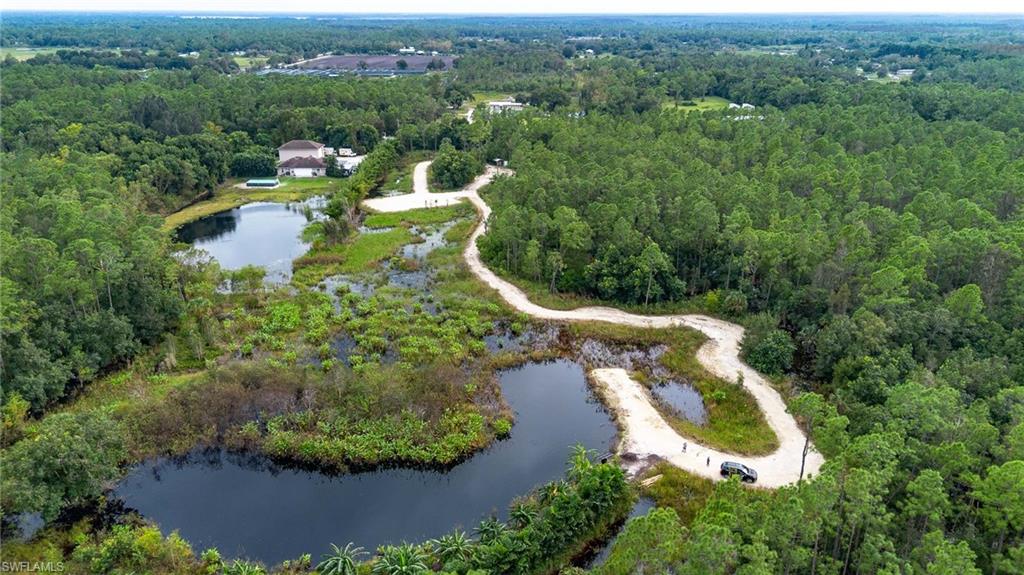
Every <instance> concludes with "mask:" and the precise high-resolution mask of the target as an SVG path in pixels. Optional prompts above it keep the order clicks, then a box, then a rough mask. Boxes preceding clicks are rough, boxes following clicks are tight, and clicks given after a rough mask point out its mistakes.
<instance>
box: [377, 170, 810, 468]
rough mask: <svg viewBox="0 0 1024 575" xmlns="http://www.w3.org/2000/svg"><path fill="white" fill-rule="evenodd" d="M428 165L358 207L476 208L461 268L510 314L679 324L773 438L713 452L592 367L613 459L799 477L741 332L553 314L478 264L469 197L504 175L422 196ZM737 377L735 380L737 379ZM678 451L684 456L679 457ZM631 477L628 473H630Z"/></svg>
mask: <svg viewBox="0 0 1024 575" xmlns="http://www.w3.org/2000/svg"><path fill="white" fill-rule="evenodd" d="M429 165H430V162H421V163H419V164H417V165H416V167H415V169H414V171H413V193H411V194H405V195H402V196H391V197H388V198H374V199H371V200H365V201H364V202H363V205H364V206H366V207H367V208H370V209H372V210H375V211H378V212H401V211H406V210H409V209H413V208H423V207H433V206H447V205H451V204H454V203H457V202H459V201H462V200H463V199H466V200H468V201H470V202H471V203H472V204H473V205H474V206H476V208H477V210H479V212H480V215H481V219H480V225H478V226H477V228H476V229H475V230H474V231H473V234H472V235H471V236H470V238H469V242H468V243H467V245H466V250H465V253H464V255H465V259H466V264H467V265H468V266H469V268H470V269H471V270H472V271H473V273H474V274H475V275H476V276H477V277H478V278H480V280H481V281H483V282H484V283H485V284H487V285H488V286H490V287H491V288H493V289H494V290H495V291H497V292H498V293H499V294H500V295H501V297H502V298H504V299H505V301H506V302H508V304H509V305H510V306H512V307H513V308H515V309H516V310H518V311H521V312H523V313H526V314H529V315H531V316H533V317H536V318H539V319H547V320H555V321H605V322H609V323H616V324H620V325H628V326H636V327H649V328H670V327H679V326H686V327H689V328H692V329H695V330H697V331H700V332H701V333H703V334H704V335H705V336H706V337H707V338H708V340H707V342H706V343H705V344H704V345H703V346H701V347H700V349H698V350H697V360H698V361H699V362H700V364H701V365H702V366H704V368H705V369H707V370H708V371H709V372H711V373H712V374H714V375H716V376H718V377H720V378H722V379H725V380H727V381H730V382H733V383H737V382H739V381H742V385H743V387H744V388H746V390H747V391H748V392H749V393H750V394H751V395H752V396H753V397H754V399H755V400H756V401H757V405H758V407H760V408H761V410H762V412H763V413H764V416H765V420H766V421H767V422H768V425H769V427H771V429H772V431H774V432H775V435H776V436H777V437H778V440H779V448H778V449H776V450H775V451H774V452H772V453H770V454H768V455H763V456H757V457H748V456H741V455H735V454H729V453H726V452H722V451H718V450H715V449H711V448H709V447H705V446H703V445H700V444H699V443H696V442H694V441H693V440H690V439H687V438H685V437H682V436H680V435H679V434H678V433H677V432H676V431H675V430H674V429H672V427H671V426H669V424H668V422H667V421H665V419H664V418H663V417H662V416H661V414H660V413H658V411H657V409H655V407H654V405H653V404H652V398H651V396H650V393H649V392H648V390H647V389H646V388H645V387H644V386H643V385H641V384H640V383H638V382H636V381H635V380H633V379H632V378H631V377H630V376H629V374H628V373H627V372H626V371H625V370H623V369H617V368H609V369H595V370H593V371H591V373H590V376H591V377H592V378H593V380H594V382H595V383H596V385H597V388H598V390H599V392H600V393H601V395H602V398H603V399H604V401H605V402H606V404H607V405H608V407H609V409H611V410H612V411H613V412H614V413H615V416H616V420H617V422H618V424H619V426H620V428H621V430H622V440H621V441H620V443H619V447H618V453H619V454H620V455H624V456H625V455H628V456H630V457H628V458H625V459H628V460H641V461H642V460H644V459H646V458H648V457H650V456H657V457H659V458H662V459H665V460H667V461H669V462H671V463H672V464H673V465H675V466H677V467H679V468H681V469H685V470H687V471H689V472H691V473H695V474H697V475H700V476H703V477H707V478H709V479H715V480H718V479H721V476H720V475H719V473H718V465H719V464H720V463H721V462H722V461H739V462H741V463H744V464H746V465H749V466H750V467H753V468H754V469H755V470H756V471H757V472H758V481H757V485H759V486H761V487H781V486H783V485H789V484H792V483H795V482H796V481H798V480H799V478H800V460H801V458H802V456H803V449H804V444H805V441H806V437H805V435H804V433H803V431H802V430H801V429H800V428H799V426H798V425H797V423H796V420H795V419H793V417H792V416H791V415H790V414H789V413H788V412H787V410H786V404H785V402H784V401H783V400H782V396H781V395H779V393H778V392H777V391H776V390H775V389H774V388H773V387H772V386H771V385H770V384H769V383H768V382H767V381H766V380H765V379H764V377H762V376H761V374H759V373H758V372H757V371H755V370H753V369H752V368H750V367H749V366H747V365H746V364H745V363H743V361H742V360H740V356H739V351H740V343H741V342H742V341H743V328H742V327H741V326H738V325H736V324H733V323H729V322H727V321H722V320H719V319H715V318H712V317H708V316H704V315H660V316H658V315H655V316H649V315H638V314H632V313H628V312H624V311H622V310H618V309H614V308H608V307H583V308H577V309H574V310H555V309H549V308H545V307H541V306H539V305H537V304H535V303H533V302H532V301H530V298H529V297H527V295H526V294H525V293H524V292H523V291H522V290H520V289H519V288H518V287H516V286H515V285H513V284H511V283H509V282H507V281H505V280H504V279H502V278H500V277H498V275H497V274H495V273H494V272H493V271H491V270H490V268H488V267H487V266H485V265H484V263H483V261H482V260H481V259H480V250H479V249H478V248H477V245H476V242H477V239H479V238H480V236H482V235H483V234H484V233H485V232H486V231H487V219H488V218H489V217H490V215H491V208H490V206H488V205H487V204H486V203H485V202H484V201H483V200H482V199H481V198H480V196H479V194H477V191H478V190H479V189H480V188H482V187H483V186H485V185H487V184H488V183H490V182H491V180H493V179H494V177H495V176H496V175H498V174H501V173H511V172H509V171H508V170H499V169H497V168H493V167H488V168H487V170H486V171H485V172H484V174H483V175H481V176H480V177H478V178H477V179H476V180H474V181H473V182H472V183H471V184H470V185H469V186H467V187H466V188H464V189H462V190H460V191H457V192H445V193H436V194H435V193H430V191H429V189H428V185H427V168H428V167H429ZM740 375H742V379H741V378H740ZM684 448H685V451H684ZM823 463H824V458H823V457H822V456H821V454H820V453H818V452H817V451H816V450H814V449H813V446H812V448H811V450H810V452H809V453H808V454H807V460H806V464H805V467H804V476H805V477H807V476H809V475H816V474H817V473H818V471H819V470H820V469H821V466H822V464H823ZM631 471H636V469H635V468H634V469H631Z"/></svg>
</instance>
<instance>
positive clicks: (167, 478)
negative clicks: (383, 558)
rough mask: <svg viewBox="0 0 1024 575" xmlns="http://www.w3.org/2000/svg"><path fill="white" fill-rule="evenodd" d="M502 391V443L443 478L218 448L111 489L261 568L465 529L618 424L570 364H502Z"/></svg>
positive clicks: (200, 544) (547, 477)
mask: <svg viewBox="0 0 1024 575" xmlns="http://www.w3.org/2000/svg"><path fill="white" fill-rule="evenodd" d="M500 381H501V388H502V393H503V394H504V397H505V399H506V400H507V401H508V403H509V404H510V405H511V406H512V408H513V409H514V410H515V411H516V418H517V419H516V424H515V426H514V427H513V429H512V435H511V437H510V438H509V439H507V440H504V441H500V442H498V443H496V444H494V445H493V446H492V447H491V448H489V449H488V450H486V451H485V452H483V453H480V454H478V455H476V456H474V457H473V458H471V459H469V460H468V461H465V462H464V463H461V464H460V465H457V466H456V467H454V468H453V469H452V470H451V471H448V472H445V473H442V472H437V471H424V470H414V469H388V470H382V471H377V472H371V473H359V474H354V475H344V476H337V477H330V476H327V475H323V474H320V473H315V472H309V471H301V470H295V469H282V468H279V467H277V466H274V465H272V464H270V463H268V462H267V461H266V460H265V459H262V458H255V459H254V458H252V457H239V456H233V455H228V454H224V453H222V452H219V451H216V452H214V453H213V457H211V456H210V454H209V453H204V452H198V453H193V454H192V455H191V456H189V457H186V458H184V459H181V460H160V461H158V462H155V463H152V462H151V463H147V464H143V465H140V466H138V467H136V468H135V470H134V471H133V472H132V473H131V474H130V475H129V476H128V477H127V478H126V479H125V480H124V481H123V482H121V483H120V484H119V485H118V486H117V488H116V490H115V495H116V496H118V497H121V498H123V499H124V501H125V502H126V504H127V505H129V506H130V507H133V508H135V509H137V510H138V511H139V512H141V513H142V514H143V515H145V516H146V517H148V518H150V519H152V520H154V521H156V522H157V523H158V524H159V525H160V527H161V528H162V529H163V530H164V531H165V532H168V531H170V530H173V529H177V530H179V531H180V533H181V535H182V536H183V537H185V538H186V539H187V540H189V541H190V542H191V543H192V545H193V547H194V548H197V549H204V548H206V547H210V546H216V547H218V548H219V549H220V550H221V552H222V553H224V554H225V555H226V556H228V557H235V556H247V557H250V558H254V559H258V560H261V561H264V562H266V563H268V564H274V563H278V562H280V561H282V560H284V559H288V558H294V557H297V556H299V555H301V554H303V553H312V554H313V557H319V555H320V554H321V553H324V552H326V551H327V550H328V549H329V544H330V543H337V544H340V545H344V544H345V543H348V542H350V541H351V542H354V543H356V544H357V545H361V546H363V547H366V548H367V549H374V548H376V547H377V546H378V545H382V544H386V543H400V542H402V541H422V540H424V539H427V538H432V537H437V536H439V535H442V534H444V533H447V532H449V531H451V530H452V529H453V528H455V527H456V526H462V527H463V528H466V529H471V528H472V527H473V526H475V525H476V524H477V523H478V522H479V521H480V520H481V519H482V518H484V517H486V516H487V515H488V514H490V513H498V514H499V515H501V516H504V514H505V511H506V509H507V507H508V505H509V503H510V502H511V501H512V500H513V499H514V498H515V497H517V496H520V495H523V494H526V493H528V492H529V491H530V490H532V489H533V488H535V487H537V486H538V485H540V484H542V483H545V482H547V481H551V480H553V479H557V478H560V477H562V476H563V473H564V470H565V462H566V459H567V457H568V455H569V450H570V446H572V445H574V444H576V443H582V444H583V445H585V446H586V447H588V448H591V449H595V450H597V451H599V452H605V451H608V450H609V449H610V447H611V444H612V439H613V437H614V435H615V427H614V425H613V424H612V421H611V420H610V418H609V416H608V414H607V413H605V412H604V411H603V409H602V408H601V407H600V404H599V403H598V402H597V400H596V399H595V398H594V397H593V396H592V395H591V393H590V391H589V389H588V387H587V384H586V381H585V379H584V373H583V368H582V367H581V366H580V365H578V364H576V363H573V362H570V361H564V360H561V361H554V362H548V363H533V364H528V365H526V366H524V367H521V368H517V369H511V370H507V371H503V372H501V374H500Z"/></svg>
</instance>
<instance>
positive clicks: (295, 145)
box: [278, 140, 324, 150]
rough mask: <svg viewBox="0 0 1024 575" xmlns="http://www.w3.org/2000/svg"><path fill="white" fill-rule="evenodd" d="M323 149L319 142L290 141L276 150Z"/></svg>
mask: <svg viewBox="0 0 1024 575" xmlns="http://www.w3.org/2000/svg"><path fill="white" fill-rule="evenodd" d="M322 147H324V145H323V144H321V143H320V142H314V141H313V140H292V141H290V142H288V143H286V144H284V145H283V146H281V147H280V148H278V150H319V149H320V148H322Z"/></svg>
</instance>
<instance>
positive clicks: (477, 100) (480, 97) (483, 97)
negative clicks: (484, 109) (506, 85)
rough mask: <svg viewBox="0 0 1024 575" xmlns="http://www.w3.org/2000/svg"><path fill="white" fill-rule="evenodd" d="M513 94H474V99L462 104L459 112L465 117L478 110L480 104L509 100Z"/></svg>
mask: <svg viewBox="0 0 1024 575" xmlns="http://www.w3.org/2000/svg"><path fill="white" fill-rule="evenodd" d="M511 97H512V94H510V93H508V92H473V98H472V99H470V100H466V101H465V102H463V103H462V106H461V107H460V108H459V111H460V112H462V113H463V115H465V113H466V112H468V111H470V110H472V109H473V108H476V107H477V105H478V104H483V103H485V102H493V101H494V100H507V99H508V98H511Z"/></svg>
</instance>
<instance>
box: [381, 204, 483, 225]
mask: <svg viewBox="0 0 1024 575" xmlns="http://www.w3.org/2000/svg"><path fill="white" fill-rule="evenodd" d="M472 213H473V207H472V205H470V204H467V203H461V204H456V205H454V206H446V207H443V208H418V209H415V210H409V211H405V212H394V213H388V214H370V215H368V216H366V219H365V220H363V225H364V226H366V227H368V228H393V227H395V226H401V225H410V226H423V225H437V224H443V223H445V222H448V221H451V220H454V219H456V218H460V217H465V216H469V215H471V214H472Z"/></svg>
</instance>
